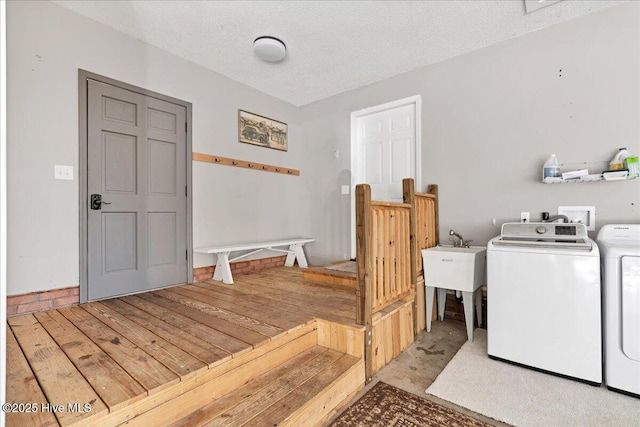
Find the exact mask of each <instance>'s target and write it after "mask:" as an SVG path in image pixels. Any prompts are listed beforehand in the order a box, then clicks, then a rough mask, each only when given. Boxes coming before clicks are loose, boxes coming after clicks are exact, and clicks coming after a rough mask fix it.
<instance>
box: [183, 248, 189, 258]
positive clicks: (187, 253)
mask: <svg viewBox="0 0 640 427" xmlns="http://www.w3.org/2000/svg"><path fill="white" fill-rule="evenodd" d="M184 259H186V260H187V261H189V251H188V250H186V249H185V251H184Z"/></svg>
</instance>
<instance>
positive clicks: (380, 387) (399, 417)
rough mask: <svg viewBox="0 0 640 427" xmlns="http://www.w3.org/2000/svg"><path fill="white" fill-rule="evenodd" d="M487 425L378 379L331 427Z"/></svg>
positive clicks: (484, 426)
mask: <svg viewBox="0 0 640 427" xmlns="http://www.w3.org/2000/svg"><path fill="white" fill-rule="evenodd" d="M358 426H360V427H378V426H379V427H446V426H450V427H453V426H456V427H487V426H490V425H489V424H485V423H483V422H482V421H478V420H476V419H474V418H471V417H469V416H467V415H465V414H461V413H459V412H456V411H454V410H452V409H449V408H446V407H444V406H442V405H439V404H437V403H434V402H431V401H429V400H427V399H423V398H421V397H419V396H416V395H415V394H412V393H409V392H406V391H404V390H400V389H398V388H395V387H393V386H390V385H389V384H385V383H383V382H378V383H377V384H376V385H374V386H373V388H372V389H371V390H369V391H368V392H367V393H366V394H365V395H364V396H362V397H361V398H360V399H359V400H358V401H357V402H356V403H354V404H353V405H351V406H350V407H349V408H347V409H346V410H345V411H344V412H343V413H342V414H341V415H340V416H339V417H338V418H337V419H336V420H335V421H334V422H333V423H332V424H331V427H358Z"/></svg>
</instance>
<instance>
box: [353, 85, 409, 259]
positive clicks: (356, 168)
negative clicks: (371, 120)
mask: <svg viewBox="0 0 640 427" xmlns="http://www.w3.org/2000/svg"><path fill="white" fill-rule="evenodd" d="M406 105H413V106H414V108H415V120H416V122H415V132H416V134H415V159H413V160H414V162H415V171H416V176H415V177H414V180H415V185H416V188H417V189H418V190H419V189H421V188H422V169H421V167H420V166H421V164H422V156H421V154H420V153H421V150H420V147H421V146H422V141H421V134H422V132H421V125H420V123H421V117H422V115H421V110H422V99H421V97H420V95H415V96H410V97H408V98H403V99H398V100H397V101H392V102H387V103H385V104H381V105H376V106H373V107H368V108H364V109H362V110H358V111H354V112H352V113H351V258H355V257H356V198H355V188H356V185H357V184H360V182H358V181H359V179H360V178H359V177H360V176H361V173H362V171H361V170H360V162H359V158H358V120H359V119H361V118H362V117H365V116H369V115H371V114H375V113H379V112H381V111H385V110H392V109H394V108H398V107H404V106H406Z"/></svg>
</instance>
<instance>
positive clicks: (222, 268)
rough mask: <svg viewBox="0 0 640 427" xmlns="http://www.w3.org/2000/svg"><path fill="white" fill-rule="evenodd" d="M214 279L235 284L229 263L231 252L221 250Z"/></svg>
mask: <svg viewBox="0 0 640 427" xmlns="http://www.w3.org/2000/svg"><path fill="white" fill-rule="evenodd" d="M213 280H218V281H220V280H222V283H226V284H228V285H233V276H231V265H230V264H229V252H220V253H219V254H218V262H217V263H216V269H215V271H214V272H213Z"/></svg>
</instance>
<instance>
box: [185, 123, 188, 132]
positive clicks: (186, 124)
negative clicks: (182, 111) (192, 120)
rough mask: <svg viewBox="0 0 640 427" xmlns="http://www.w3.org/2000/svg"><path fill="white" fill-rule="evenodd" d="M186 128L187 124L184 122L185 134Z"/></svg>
mask: <svg viewBox="0 0 640 427" xmlns="http://www.w3.org/2000/svg"><path fill="white" fill-rule="evenodd" d="M187 126H188V123H187V122H184V131H185V132H187Z"/></svg>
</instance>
